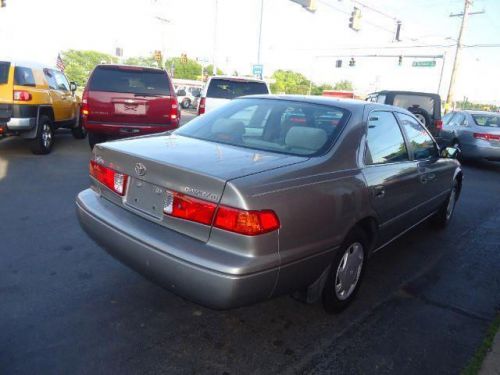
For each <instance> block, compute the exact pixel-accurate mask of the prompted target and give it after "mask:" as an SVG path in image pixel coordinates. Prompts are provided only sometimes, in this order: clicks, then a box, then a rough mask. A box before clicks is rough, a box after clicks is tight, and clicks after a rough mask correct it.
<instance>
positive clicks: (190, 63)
mask: <svg viewBox="0 0 500 375" xmlns="http://www.w3.org/2000/svg"><path fill="white" fill-rule="evenodd" d="M166 65H167V69H168V71H169V72H172V65H173V66H174V78H182V79H200V78H201V65H200V64H199V63H198V62H197V61H196V60H191V59H188V60H187V62H185V63H183V62H182V60H181V58H180V57H173V58H171V59H168V60H167V64H166Z"/></svg>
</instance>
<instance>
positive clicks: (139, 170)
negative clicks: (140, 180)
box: [135, 163, 146, 176]
mask: <svg viewBox="0 0 500 375" xmlns="http://www.w3.org/2000/svg"><path fill="white" fill-rule="evenodd" d="M135 173H136V174H137V176H144V175H145V174H146V166H145V165H144V164H142V163H136V164H135Z"/></svg>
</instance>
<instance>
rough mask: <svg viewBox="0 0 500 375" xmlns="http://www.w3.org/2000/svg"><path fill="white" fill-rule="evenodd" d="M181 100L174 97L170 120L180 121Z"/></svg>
mask: <svg viewBox="0 0 500 375" xmlns="http://www.w3.org/2000/svg"><path fill="white" fill-rule="evenodd" d="M178 112H179V102H178V101H177V98H176V97H172V106H171V107H170V122H173V123H179V116H178Z"/></svg>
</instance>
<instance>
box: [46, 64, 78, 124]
mask: <svg viewBox="0 0 500 375" xmlns="http://www.w3.org/2000/svg"><path fill="white" fill-rule="evenodd" d="M52 73H53V75H54V77H55V81H56V85H57V86H56V90H55V91H57V92H58V95H59V97H60V99H61V102H60V103H61V108H60V113H61V116H62V117H61V118H59V119H58V121H61V120H62V121H67V120H73V119H75V118H76V113H75V105H74V100H73V94H72V93H71V90H70V88H69V82H68V80H67V79H66V76H65V75H64V74H63V73H62V72H60V71H58V70H52Z"/></svg>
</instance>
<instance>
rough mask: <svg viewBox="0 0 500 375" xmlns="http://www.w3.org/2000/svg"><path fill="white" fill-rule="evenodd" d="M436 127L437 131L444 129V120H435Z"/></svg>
mask: <svg viewBox="0 0 500 375" xmlns="http://www.w3.org/2000/svg"><path fill="white" fill-rule="evenodd" d="M434 126H435V128H436V129H437V130H441V129H443V120H434Z"/></svg>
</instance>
